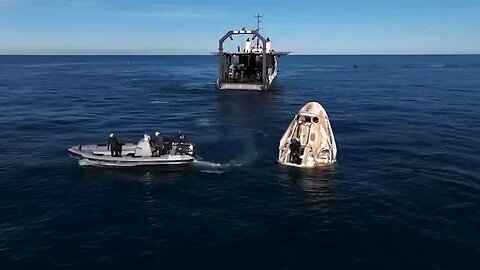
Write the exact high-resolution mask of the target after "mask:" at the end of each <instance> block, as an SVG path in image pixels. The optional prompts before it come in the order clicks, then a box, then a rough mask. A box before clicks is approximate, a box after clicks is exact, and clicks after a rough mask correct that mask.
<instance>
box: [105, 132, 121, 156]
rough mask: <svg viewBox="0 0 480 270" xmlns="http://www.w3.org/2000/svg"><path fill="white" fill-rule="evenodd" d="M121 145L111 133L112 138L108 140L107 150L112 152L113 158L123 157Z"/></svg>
mask: <svg viewBox="0 0 480 270" xmlns="http://www.w3.org/2000/svg"><path fill="white" fill-rule="evenodd" d="M120 147H121V146H120V143H119V142H118V139H117V137H116V136H115V134H113V133H110V138H109V139H108V143H107V149H108V150H110V153H111V154H112V157H120V156H122V155H121V148H120Z"/></svg>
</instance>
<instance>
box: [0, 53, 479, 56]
mask: <svg viewBox="0 0 480 270" xmlns="http://www.w3.org/2000/svg"><path fill="white" fill-rule="evenodd" d="M422 55H433V56H434V55H480V52H479V53H359V54H342V53H339V54H334V53H332V54H308V53H307V54H295V53H292V54H290V55H289V56H422ZM0 56H215V55H212V54H210V53H208V54H128V53H125V54H103V53H98V54H96V53H92V54H89V53H80V54H70V53H67V54H1V53H0Z"/></svg>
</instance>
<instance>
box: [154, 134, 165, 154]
mask: <svg viewBox="0 0 480 270" xmlns="http://www.w3.org/2000/svg"><path fill="white" fill-rule="evenodd" d="M163 144H164V141H163V137H162V134H160V132H159V131H157V132H155V138H153V142H152V145H153V153H155V154H157V153H158V155H161V153H162V149H163Z"/></svg>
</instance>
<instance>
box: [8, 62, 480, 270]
mask: <svg viewBox="0 0 480 270" xmlns="http://www.w3.org/2000/svg"><path fill="white" fill-rule="evenodd" d="M353 64H356V65H357V66H358V68H357V69H353V68H352V66H353ZM217 70H218V68H217V59H216V58H215V57H214V56H0V127H1V132H0V149H1V151H0V269H2V270H3V269H60V268H61V269H262V270H263V269H480V155H479V153H480V119H479V117H480V55H476V56H473V55H464V56H287V57H281V58H280V63H279V75H278V77H277V81H276V85H275V88H274V90H273V91H271V92H268V93H245V92H222V93H220V92H218V91H217V90H216V89H215V80H216V75H217ZM309 101H318V102H320V103H321V104H322V105H323V106H324V107H325V109H326V110H327V112H328V114H329V117H330V120H331V124H332V128H333V131H334V134H335V137H336V140H337V146H338V164H337V165H336V166H334V167H333V168H330V169H315V170H300V169H297V168H287V167H283V166H281V165H278V164H277V163H276V157H277V153H278V152H277V151H278V150H277V149H278V143H279V140H280V138H281V136H282V135H283V132H284V130H285V129H286V128H287V126H288V125H289V123H290V121H291V119H292V118H293V117H294V115H295V114H296V112H297V111H298V110H299V109H300V108H301V107H302V106H303V105H304V104H305V103H307V102H309ZM157 129H159V130H160V131H162V133H164V134H166V135H172V136H173V135H174V134H176V133H177V132H178V130H182V131H183V132H185V133H186V134H187V136H188V138H189V139H190V140H192V141H193V142H194V143H196V145H197V154H198V155H199V160H198V161H196V162H195V163H193V164H192V165H191V166H186V167H181V168H171V167H170V168H155V167H146V168H130V169H108V168H97V167H92V166H85V164H79V162H78V161H77V160H75V159H73V158H71V157H69V156H68V154H67V151H66V149H67V148H68V147H69V146H71V145H77V144H88V143H105V142H106V140H107V138H108V134H109V133H110V132H112V131H113V132H115V133H116V134H117V136H118V137H119V139H120V140H121V141H132V142H135V141H137V140H139V139H140V138H141V137H142V136H143V134H144V133H146V132H148V133H150V134H152V133H153V132H155V131H156V130H157Z"/></svg>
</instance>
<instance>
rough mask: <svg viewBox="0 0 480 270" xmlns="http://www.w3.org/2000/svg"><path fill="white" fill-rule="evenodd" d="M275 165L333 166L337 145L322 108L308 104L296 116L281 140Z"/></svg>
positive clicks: (315, 104)
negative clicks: (277, 163)
mask: <svg viewBox="0 0 480 270" xmlns="http://www.w3.org/2000/svg"><path fill="white" fill-rule="evenodd" d="M278 150H279V153H278V162H279V163H280V164H283V165H288V166H295V167H306V168H310V167H317V166H324V165H329V164H333V163H335V162H336V157H337V144H336V142H335V137H334V135H333V131H332V127H331V126H330V121H329V120H328V115H327V112H326V111H325V109H324V108H323V107H322V105H320V104H319V103H317V102H309V103H307V104H306V105H305V106H303V107H302V108H301V109H300V111H299V112H298V114H297V115H296V116H295V118H294V119H293V121H292V122H291V123H290V126H289V127H288V128H287V130H286V131H285V133H284V134H283V137H282V139H281V140H280V145H279V149H278Z"/></svg>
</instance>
